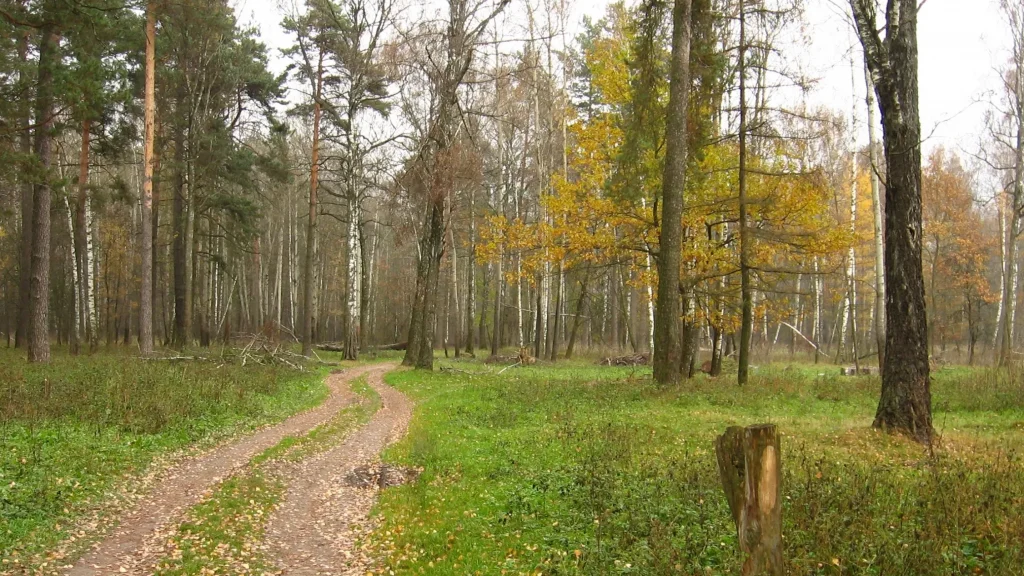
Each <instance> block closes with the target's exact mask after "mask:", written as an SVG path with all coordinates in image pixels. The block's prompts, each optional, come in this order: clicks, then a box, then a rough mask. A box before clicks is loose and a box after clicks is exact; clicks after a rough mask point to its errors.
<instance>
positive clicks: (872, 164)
mask: <svg viewBox="0 0 1024 576" xmlns="http://www.w3.org/2000/svg"><path fill="white" fill-rule="evenodd" d="M864 83H865V85H866V86H867V96H866V100H867V109H868V169H869V170H871V208H872V217H873V224H874V241H875V304H874V308H873V309H872V310H873V312H872V315H873V322H874V328H875V346H877V348H878V369H879V372H881V370H882V367H883V366H884V365H885V245H884V244H883V238H884V237H885V235H884V230H883V228H882V199H881V194H880V190H879V182H878V169H879V168H878V158H877V154H878V137H877V136H876V135H875V122H876V120H875V86H874V83H873V82H872V80H871V73H870V71H869V70H868V67H867V66H865V67H864ZM997 318H998V316H997Z"/></svg>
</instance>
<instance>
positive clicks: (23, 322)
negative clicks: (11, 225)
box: [14, 31, 35, 348]
mask: <svg viewBox="0 0 1024 576" xmlns="http://www.w3.org/2000/svg"><path fill="white" fill-rule="evenodd" d="M28 37H29V33H28V31H25V32H23V33H22V34H21V36H20V37H19V38H18V59H19V61H20V62H21V72H19V75H18V85H19V88H20V89H21V91H22V92H24V94H25V97H24V98H22V101H21V104H20V110H19V115H20V119H19V122H20V124H21V126H20V128H21V134H20V135H19V138H18V150H19V152H21V155H22V157H23V158H28V157H29V155H30V154H31V153H32V131H31V129H30V125H31V124H32V112H31V110H32V108H31V105H30V104H29V102H30V100H29V79H28V72H27V71H28ZM30 173H31V171H30V170H27V169H25V168H24V167H23V168H22V173H21V175H20V176H19V181H20V183H21V254H20V261H19V267H18V311H17V312H16V314H17V326H16V327H15V330H14V346H15V347H16V348H20V347H22V346H25V345H26V342H27V341H28V333H29V321H30V318H29V314H28V310H29V285H30V282H31V276H32V273H31V268H32V202H33V199H34V196H35V187H34V185H33V183H32V180H31V179H30V177H29V174H30Z"/></svg>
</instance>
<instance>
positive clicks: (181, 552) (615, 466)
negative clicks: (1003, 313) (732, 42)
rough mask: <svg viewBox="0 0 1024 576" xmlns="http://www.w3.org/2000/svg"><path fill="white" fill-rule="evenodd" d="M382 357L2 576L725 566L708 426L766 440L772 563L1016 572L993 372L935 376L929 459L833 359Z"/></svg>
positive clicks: (1017, 531) (798, 567)
mask: <svg viewBox="0 0 1024 576" xmlns="http://www.w3.org/2000/svg"><path fill="white" fill-rule="evenodd" d="M393 367H394V366H393V364H376V365H373V364H371V365H362V366H356V367H352V368H348V369H346V370H345V371H344V372H342V373H340V374H335V375H332V376H330V377H329V379H328V384H329V386H330V389H331V394H330V396H329V397H328V398H327V400H326V401H325V402H324V403H323V404H321V405H320V406H319V407H318V408H315V409H312V410H310V411H307V412H304V413H301V414H299V415H296V416H293V417H292V418H290V419H288V420H285V421H284V422H282V423H281V424H278V425H276V426H273V427H270V428H267V429H264V430H261V431H259V432H256V433H254V434H252V435H249V436H246V437H243V438H241V439H239V440H236V441H234V442H231V443H229V444H226V445H224V446H221V447H219V448H216V449H214V450H212V451H210V452H208V453H206V454H204V455H201V456H199V457H195V458H192V459H189V460H186V461H184V462H182V463H180V464H179V465H178V466H177V467H176V468H172V470H171V472H170V473H168V474H167V475H165V476H162V477H160V478H159V479H158V480H157V481H156V483H155V485H154V486H155V488H152V489H151V490H150V491H149V492H147V494H148V495H146V496H144V497H143V499H142V500H141V501H140V503H138V504H137V505H136V506H135V508H134V509H133V511H131V512H129V513H128V514H127V515H125V516H123V519H122V522H121V524H120V526H119V527H118V528H117V529H116V530H114V531H113V532H112V533H110V534H109V535H108V536H107V537H106V539H104V540H102V541H101V542H100V543H99V544H98V546H97V547H96V548H95V549H93V550H92V551H90V552H89V553H88V554H87V555H86V556H84V557H82V558H81V559H80V560H79V561H78V562H77V563H76V564H74V567H73V568H70V571H69V566H68V565H67V564H66V563H63V564H62V563H60V562H56V563H49V564H47V565H45V566H43V565H39V564H36V565H35V566H34V567H33V569H32V570H29V569H28V568H29V567H28V565H27V564H22V565H21V566H18V567H15V566H12V565H11V564H5V565H4V570H6V571H7V572H8V573H70V574H110V573H130V574H140V575H141V574H159V575H161V576H164V575H166V576H170V575H179V574H180V575H183V574H207V573H218V574H254V575H255V574H268V573H269V574H273V573H283V574H308V575H314V574H339V575H341V574H367V573H375V574H377V573H383V574H392V573H393V574H409V575H412V574H443V575H448V574H451V575H456V574H458V575H462V574H501V573H505V574H520V573H523V574H537V573H543V574H576V575H582V574H735V573H736V571H737V568H738V566H739V564H740V562H741V561H740V558H739V554H738V551H737V544H736V536H735V528H734V526H733V524H732V520H731V517H730V514H729V511H728V505H727V503H726V500H725V498H724V495H723V494H722V490H721V488H720V484H719V479H718V472H717V469H716V464H715V456H714V452H713V449H712V439H713V438H714V437H715V436H716V435H717V434H719V433H721V432H722V431H723V430H724V429H725V428H726V427H727V426H731V425H741V426H742V425H749V424H753V423H757V422H771V423H774V424H777V425H778V427H779V431H780V433H781V434H782V469H783V486H782V494H783V499H784V502H783V522H784V535H785V539H784V548H785V562H786V563H787V570H788V571H790V572H791V573H799V574H882V573H885V574H889V573H893V574H924V575H936V576H938V575H946V574H981V573H984V574H996V575H1004V574H1005V575H1012V574H1018V573H1019V567H1020V566H1021V565H1024V539H1022V538H1021V535H1022V534H1024V512H1022V510H1024V509H1022V507H1021V506H1020V503H1021V502H1022V501H1024V466H1022V462H1021V460H1020V458H1019V456H1018V453H1017V447H1018V446H1019V445H1020V442H1021V441H1022V440H1024V427H1022V423H1024V387H1022V386H1021V383H1020V382H1019V380H1018V379H1017V377H1016V375H1015V373H1014V372H1012V371H1011V372H1007V371H997V370H977V369H967V368H945V369H941V370H938V371H936V373H935V382H934V393H935V406H936V418H935V421H936V424H937V428H938V429H939V431H940V432H941V434H942V437H941V441H940V442H939V443H938V445H937V446H936V447H935V449H934V451H933V452H928V451H926V450H924V449H923V448H921V447H920V446H919V445H918V444H916V443H914V442H911V441H908V440H906V439H904V438H901V437H898V436H892V435H887V434H884V433H880V432H878V431H875V430H873V429H871V428H870V424H871V419H872V416H873V409H874V406H875V402H876V400H877V394H878V379H877V376H855V377H843V376H839V374H838V369H837V368H835V367H831V366H829V367H817V366H812V365H806V364H804V365H802V364H791V365H772V366H766V367H762V368H761V369H759V370H757V371H755V373H754V374H753V377H752V382H751V384H750V385H749V386H748V387H746V388H745V389H744V390H742V393H740V392H739V391H738V390H737V389H736V388H735V386H734V384H733V383H732V381H731V379H729V378H727V377H725V378H719V379H713V378H709V377H706V376H704V375H699V376H698V377H697V378H695V379H693V380H690V381H687V382H685V383H683V384H682V385H680V386H677V387H670V388H661V387H657V386H655V385H653V384H652V383H651V381H650V375H649V369H647V368H644V367H639V368H634V367H603V366H595V365H592V364H586V363H584V362H582V361H576V362H563V363H560V364H558V365H551V364H540V365H534V366H529V367H516V368H512V369H508V370H505V371H504V372H503V373H502V374H501V375H498V371H499V370H501V368H500V367H495V366H488V365H486V364H484V363H483V362H479V361H473V360H465V361H455V362H449V361H443V362H442V365H441V369H440V370H439V371H437V372H422V371H408V370H392V368H393ZM385 380H386V381H387V384H385ZM414 404H415V409H414ZM407 429H408V431H409V433H408V434H405V431H406V430H407ZM396 440H397V443H395V444H393V445H392V446H391V447H390V448H387V446H388V445H389V444H391V443H392V442H394V441H396ZM382 450H383V459H384V461H385V462H384V463H383V464H380V463H379V462H378V461H377V458H378V455H379V454H380V453H381V451H382ZM383 486H394V487H393V488H390V489H388V490H384V491H378V488H380V487H383ZM378 498H379V500H378ZM375 501H376V502H377V504H376V507H375V508H373V510H372V511H371V508H372V507H373V506H374V502H375Z"/></svg>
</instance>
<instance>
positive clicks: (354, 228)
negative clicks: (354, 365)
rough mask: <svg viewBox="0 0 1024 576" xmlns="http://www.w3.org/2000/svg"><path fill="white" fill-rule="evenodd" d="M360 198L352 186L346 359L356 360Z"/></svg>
mask: <svg viewBox="0 0 1024 576" xmlns="http://www.w3.org/2000/svg"><path fill="white" fill-rule="evenodd" d="M361 217H362V216H361V215H360V210H359V198H358V197H357V196H356V190H355V187H354V186H350V189H349V195H348V226H347V227H346V229H347V234H346V244H347V251H346V254H347V256H348V258H347V259H346V263H345V286H346V290H345V295H346V297H347V300H348V301H347V302H346V303H345V359H346V360H355V359H357V358H358V357H359V340H360V338H361V334H360V328H361V326H360V325H359V318H360V312H359V304H360V303H361V302H362V298H361V296H360V291H361V290H360V288H361V286H360V285H359V284H360V282H359V277H360V272H361V269H362V267H361V266H360V265H359V261H360V260H361V259H362V252H361V251H360V249H359V219H360V218H361Z"/></svg>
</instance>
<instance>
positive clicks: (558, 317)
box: [549, 261, 565, 362]
mask: <svg viewBox="0 0 1024 576" xmlns="http://www.w3.org/2000/svg"><path fill="white" fill-rule="evenodd" d="M557 266H558V275H557V276H555V279H556V280H557V286H556V288H555V323H554V326H553V327H552V329H551V356H549V358H550V360H551V361H552V362H554V361H555V360H558V338H559V335H560V332H559V329H560V328H561V326H562V292H563V287H562V282H563V279H564V277H565V272H564V270H563V269H562V262H561V261H559V262H558V264H557Z"/></svg>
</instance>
